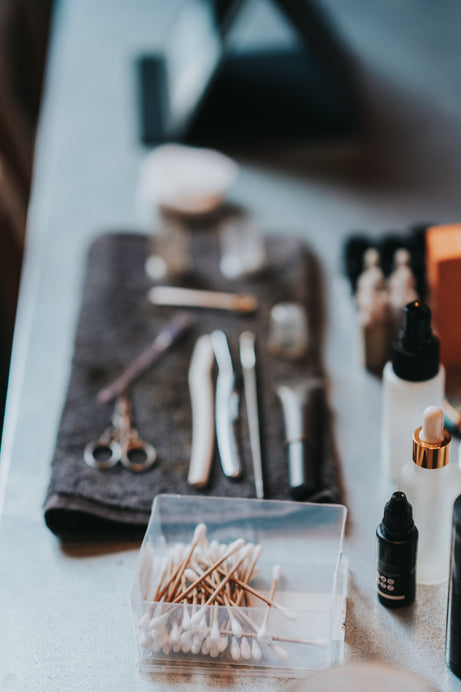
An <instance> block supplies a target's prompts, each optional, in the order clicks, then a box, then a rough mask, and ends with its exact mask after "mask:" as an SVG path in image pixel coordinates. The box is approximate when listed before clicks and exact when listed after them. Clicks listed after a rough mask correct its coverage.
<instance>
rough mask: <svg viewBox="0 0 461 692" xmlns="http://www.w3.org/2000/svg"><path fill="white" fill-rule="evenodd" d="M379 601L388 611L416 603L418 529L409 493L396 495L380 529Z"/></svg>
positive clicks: (387, 509) (390, 503)
mask: <svg viewBox="0 0 461 692" xmlns="http://www.w3.org/2000/svg"><path fill="white" fill-rule="evenodd" d="M376 537H377V544H378V551H377V552H378V582H377V591H378V600H379V602H380V603H381V604H382V605H383V606H386V608H404V607H406V606H409V605H411V604H412V603H413V601H414V600H415V594H416V551H417V545H418V529H417V528H416V526H415V522H414V521H413V512H412V507H411V505H410V503H409V502H408V500H407V497H406V495H405V493H402V492H401V491H397V492H395V493H394V494H393V495H392V497H391V499H390V500H389V502H387V504H386V506H385V508H384V515H383V520H382V522H381V523H380V525H379V526H378V528H377V529H376Z"/></svg>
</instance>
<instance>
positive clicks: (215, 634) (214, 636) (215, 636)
mask: <svg viewBox="0 0 461 692" xmlns="http://www.w3.org/2000/svg"><path fill="white" fill-rule="evenodd" d="M219 639H220V634H219V627H218V622H217V620H216V611H215V618H214V620H213V624H212V626H211V631H210V641H212V642H213V643H216V644H218V643H219Z"/></svg>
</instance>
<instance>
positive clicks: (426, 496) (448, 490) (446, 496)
mask: <svg viewBox="0 0 461 692" xmlns="http://www.w3.org/2000/svg"><path fill="white" fill-rule="evenodd" d="M450 440H451V437H450V433H449V432H448V430H446V429H445V428H444V427H443V411H442V409H440V408H439V407H438V406H428V407H427V408H426V409H424V413H423V425H422V427H420V428H417V429H416V430H415V432H414V435H413V460H408V461H407V462H406V463H405V464H404V465H403V467H402V470H401V473H400V482H399V489H400V490H403V492H404V493H405V494H406V496H407V498H408V501H409V502H410V504H411V505H412V507H413V517H414V521H415V524H416V526H417V528H418V532H419V541H418V555H417V560H416V582H417V583H418V584H439V583H441V582H443V581H445V580H446V579H448V570H449V562H450V537H451V520H452V514H453V504H454V501H455V500H456V498H457V497H458V495H459V494H460V493H461V470H460V469H459V468H458V467H457V466H456V465H455V464H454V463H453V462H451V461H450Z"/></svg>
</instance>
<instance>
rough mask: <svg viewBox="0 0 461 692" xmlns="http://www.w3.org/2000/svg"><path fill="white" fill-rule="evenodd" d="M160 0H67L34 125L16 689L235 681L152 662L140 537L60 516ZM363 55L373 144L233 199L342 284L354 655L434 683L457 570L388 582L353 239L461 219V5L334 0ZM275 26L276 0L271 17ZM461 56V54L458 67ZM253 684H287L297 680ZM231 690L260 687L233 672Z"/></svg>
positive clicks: (11, 477) (325, 151) (16, 520)
mask: <svg viewBox="0 0 461 692" xmlns="http://www.w3.org/2000/svg"><path fill="white" fill-rule="evenodd" d="M176 4H177V0H175V2H171V3H162V2H161V1H160V0H131V2H129V3H128V2H123V1H122V0H98V2H97V3H95V2H91V0H61V2H59V3H58V4H57V11H56V16H55V26H54V31H53V41H52V47H51V51H50V57H49V68H48V76H47V84H46V90H45V98H44V104H43V111H42V117H41V124H40V128H39V136H38V142H37V153H36V165H35V174H34V183H33V193H32V199H31V204H30V212H29V221H28V235H27V249H26V257H25V265H24V272H23V280H22V286H21V295H20V301H19V309H18V319H17V328H16V333H15V341H14V352H13V361H12V369H11V378H10V387H9V393H8V402H7V413H6V421H5V432H4V442H3V448H2V458H1V463H0V509H1V523H0V613H1V617H0V641H1V645H0V689H2V690H15V691H16V690H18V691H19V690H21V691H23V690H47V691H52V690H66V691H67V690H162V691H163V690H182V689H184V690H186V689H187V690H191V689H197V690H201V689H210V690H211V689H214V688H217V689H222V688H225V687H226V686H227V683H226V682H225V681H219V680H208V681H204V680H203V679H201V678H193V679H192V680H191V679H185V678H179V679H176V678H175V679H166V678H162V677H157V678H156V679H155V680H152V681H144V680H142V679H141V678H140V677H139V676H138V674H137V672H136V669H135V653H136V652H135V644H134V634H133V630H132V624H131V617H130V609H129V603H128V592H129V588H130V584H131V580H132V578H133V574H134V568H135V561H136V556H137V547H138V546H137V545H133V544H126V545H123V544H122V545H121V544H111V545H105V546H103V547H101V546H100V545H91V544H77V545H61V543H60V542H59V541H58V539H57V538H56V537H55V536H54V535H52V534H51V533H50V532H49V531H48V529H47V528H46V527H45V525H44V522H43V509H42V503H43V499H44V496H45V492H46V488H47V484H48V480H49V474H50V461H51V458H52V455H53V449H54V442H55V436H56V432H57V427H58V422H59V417H60V414H61V408H62V405H63V402H64V396H65V392H66V386H67V378H68V375H69V371H70V359H71V355H72V348H73V338H74V329H75V324H76V319H77V315H78V308H79V303H80V295H81V286H82V278H83V269H84V260H85V253H86V250H87V247H88V245H89V243H90V241H91V240H92V239H93V238H94V237H95V236H96V235H97V234H98V233H100V232H102V231H105V230H113V229H120V230H126V229H133V230H137V229H138V228H139V225H138V218H137V215H136V211H135V205H134V199H135V190H136V184H137V175H138V167H139V162H140V160H141V158H142V156H143V155H144V153H145V150H144V148H143V147H142V146H141V145H140V144H139V142H138V140H137V130H136V110H135V98H134V80H133V60H134V58H135V56H136V55H137V53H138V52H140V51H141V50H152V49H153V48H155V47H156V46H159V45H161V41H162V36H164V33H165V31H166V30H167V27H168V21H169V19H170V18H171V14H172V12H173V9H174V6H175V5H176ZM326 4H327V6H328V7H329V8H330V9H331V10H332V11H333V13H334V16H335V17H336V19H337V22H338V25H339V27H340V28H341V30H342V31H343V33H344V35H345V36H346V38H347V39H348V41H349V43H350V45H351V47H352V49H353V51H354V53H355V54H356V56H357V59H358V62H359V65H360V75H361V80H362V86H363V92H364V95H365V101H366V108H367V112H368V114H369V123H370V127H369V132H368V134H367V137H366V138H365V139H364V140H363V141H362V142H361V143H360V144H358V143H356V144H354V145H350V144H348V145H347V146H342V147H333V148H331V147H326V148H325V147H323V148H322V147H321V148H317V147H316V148H315V150H313V149H312V148H308V149H306V150H305V151H297V152H296V153H293V152H290V153H283V154H278V155H277V156H276V155H275V154H274V153H273V152H272V153H271V152H268V154H267V156H266V157H264V160H261V159H260V160H259V162H257V161H253V160H251V159H249V158H248V159H247V158H246V159H245V161H241V164H242V170H241V175H240V178H239V180H238V181H237V183H236V185H235V187H234V188H233V190H232V199H233V200H235V201H236V202H239V203H241V204H244V205H246V206H247V207H248V208H249V209H251V210H252V211H253V212H254V213H255V214H256V215H257V216H258V218H259V219H260V221H261V223H262V225H263V226H264V227H265V228H267V229H268V230H269V231H270V230H274V231H280V230H281V229H282V230H286V232H287V233H288V232H289V233H297V234H299V235H301V236H303V237H305V238H306V240H308V241H309V242H310V243H311V244H312V245H313V247H314V248H315V249H316V251H317V252H318V253H319V255H320V257H321V258H322V261H323V263H324V266H325V272H326V275H327V279H328V281H327V285H328V296H327V298H328V321H329V327H328V334H327V350H326V357H327V366H328V371H329V375H330V378H331V393H330V397H331V404H332V407H333V409H334V413H335V434H336V441H337V445H338V450H339V453H340V458H341V464H342V471H343V475H344V483H345V489H346V496H345V502H346V504H347V506H348V508H349V513H350V514H349V524H348V531H347V538H346V545H345V550H346V554H347V556H348V558H349V561H350V584H349V597H348V605H347V619H346V644H345V660H346V661H358V660H363V659H367V660H370V659H373V660H374V659H377V660H380V661H382V662H386V663H389V664H393V665H395V666H399V667H403V668H405V669H407V670H410V671H414V672H417V673H419V674H420V675H421V676H422V677H424V678H426V679H427V680H429V681H430V682H431V683H432V684H433V685H434V686H435V687H436V688H437V689H441V690H455V689H458V688H461V683H460V682H459V681H458V680H457V678H455V677H454V676H453V675H452V674H451V673H450V672H449V671H448V670H447V669H446V668H445V665H444V639H445V632H444V629H445V612H446V586H441V587H425V588H419V590H418V596H417V602H416V603H415V606H414V608H412V609H409V610H406V611H405V612H392V611H388V610H386V609H385V608H383V607H381V606H380V605H379V604H378V603H377V600H376V595H375V535H374V532H375V528H376V525H377V524H378V522H379V521H380V519H381V514H382V509H383V504H384V501H385V499H387V495H388V493H389V488H386V487H384V486H383V483H382V482H381V481H380V477H379V429H380V407H381V385H380V382H379V380H378V379H376V378H373V377H372V376H370V375H368V374H366V373H365V372H364V371H363V370H362V369H361V368H360V366H359V364H358V361H357V353H356V348H355V346H356V344H355V339H354V329H353V319H352V318H353V312H352V306H351V303H350V298H349V295H348V291H347V287H346V284H345V282H344V279H343V278H342V277H341V276H340V269H339V268H340V252H341V244H342V241H343V239H344V234H345V232H346V231H347V230H350V229H358V228H360V229H362V228H363V229H365V230H369V231H370V232H371V233H380V232H382V231H384V230H385V229H396V230H398V229H403V230H405V229H406V228H407V227H408V226H409V225H410V224H412V223H417V222H419V221H423V222H424V221H432V220H435V221H438V222H450V221H459V220H461V193H460V187H459V181H460V179H461V71H460V70H459V69H458V68H459V64H460V57H461V42H460V41H459V36H460V32H461V6H460V5H458V4H455V3H452V2H449V1H448V0H443V1H442V2H440V3H437V4H436V5H434V4H433V3H429V2H423V1H422V0H412V1H409V0H408V1H407V2H405V3H401V2H398V1H397V0H393V1H391V2H385V3H384V2H382V3H379V2H371V3H370V2H363V1H362V2H359V1H358V0H341V1H340V0H328V2H327V3H326ZM256 25H257V27H258V31H259V30H260V28H261V26H263V27H264V26H266V25H267V27H269V28H270V26H272V24H271V21H270V19H267V18H266V17H265V15H261V17H260V21H259V22H256ZM456 66H458V68H457V67H456ZM251 686H252V687H253V688H254V689H255V690H267V689H274V690H275V689H287V688H288V687H289V683H287V682H286V681H282V680H274V681H267V680H266V681H254V682H251ZM232 688H233V689H236V690H238V689H247V688H248V683H247V682H246V681H245V680H238V679H237V680H234V681H233V683H232Z"/></svg>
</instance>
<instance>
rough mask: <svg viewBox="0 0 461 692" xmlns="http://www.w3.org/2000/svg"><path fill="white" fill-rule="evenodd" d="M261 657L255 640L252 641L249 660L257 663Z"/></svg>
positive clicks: (261, 653) (259, 648)
mask: <svg viewBox="0 0 461 692" xmlns="http://www.w3.org/2000/svg"><path fill="white" fill-rule="evenodd" d="M262 655H263V652H262V651H261V647H260V646H259V644H258V642H257V641H256V639H253V642H252V644H251V658H252V659H253V660H255V661H259V660H260V659H261V657H262Z"/></svg>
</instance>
